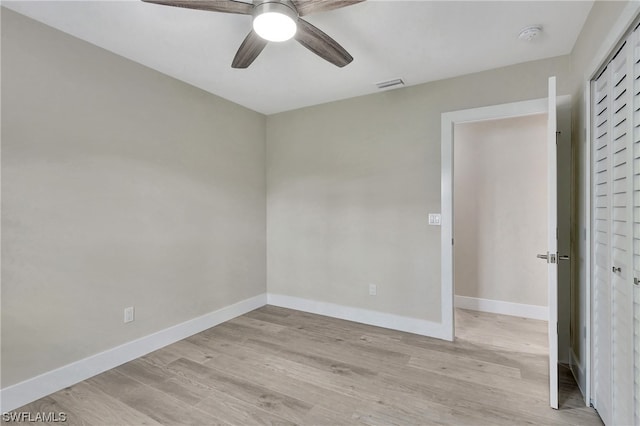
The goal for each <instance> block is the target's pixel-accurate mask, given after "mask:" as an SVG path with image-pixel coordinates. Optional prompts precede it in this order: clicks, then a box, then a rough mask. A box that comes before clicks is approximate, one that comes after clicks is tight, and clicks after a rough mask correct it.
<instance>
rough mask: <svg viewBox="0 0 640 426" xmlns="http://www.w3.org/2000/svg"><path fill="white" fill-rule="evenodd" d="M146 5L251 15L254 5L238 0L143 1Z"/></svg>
mask: <svg viewBox="0 0 640 426" xmlns="http://www.w3.org/2000/svg"><path fill="white" fill-rule="evenodd" d="M142 1H143V2H145V3H154V4H160V5H162V6H174V7H184V8H186V9H198V10H208V11H210V12H224V13H239V14H241V15H251V14H252V13H253V4H251V3H245V2H242V1H237V0H142Z"/></svg>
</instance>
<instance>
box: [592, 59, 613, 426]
mask: <svg viewBox="0 0 640 426" xmlns="http://www.w3.org/2000/svg"><path fill="white" fill-rule="evenodd" d="M610 74H611V73H610V69H609V68H607V69H605V71H604V72H603V73H602V74H601V75H600V77H598V79H597V80H596V81H595V82H593V85H592V93H593V105H592V111H593V117H592V120H591V123H592V135H593V145H592V146H593V148H592V149H593V152H592V156H591V158H592V161H593V165H592V173H593V180H592V182H593V189H592V193H593V200H592V203H593V209H594V211H593V222H594V223H593V229H594V232H593V258H594V262H593V265H594V266H593V280H592V285H593V328H592V335H593V359H594V371H593V404H594V406H595V407H596V409H597V410H598V413H599V414H600V417H601V418H602V419H603V421H604V422H605V423H606V424H611V408H612V407H611V403H612V399H611V334H610V332H611V309H610V308H611V291H610V290H611V285H610V281H611V267H610V263H609V260H610V240H611V237H610V228H611V218H610V216H611V214H610V211H611V207H610V204H611V201H610V198H611V197H610V189H611V188H610V186H611V185H610V174H611V167H610V163H611V161H610V154H609V151H610V132H609V125H610V120H609V115H610V111H611V108H610V107H609V104H610V100H611V97H610V96H609V89H610V87H609V79H610Z"/></svg>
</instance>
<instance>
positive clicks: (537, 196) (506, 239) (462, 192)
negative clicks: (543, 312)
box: [453, 114, 547, 306]
mask: <svg viewBox="0 0 640 426" xmlns="http://www.w3.org/2000/svg"><path fill="white" fill-rule="evenodd" d="M546 131H547V116H546V114H541V115H531V116H525V117H514V118H508V119H501V120H489V121H480V122H473V123H462V124H458V125H456V126H455V129H454V134H455V141H454V183H453V185H454V188H453V194H454V201H453V202H454V204H453V211H454V225H453V229H454V238H455V245H454V265H455V266H454V277H455V278H454V279H455V294H456V295H459V296H466V297H474V298H481V299H489V300H497V301H503V302H513V303H522V304H526V305H538V306H547V265H546V263H544V262H541V261H540V260H538V259H536V254H537V253H544V252H546V247H547V187H546V185H545V184H544V182H545V181H546V176H547V146H546V145H547V144H546V138H547V135H546Z"/></svg>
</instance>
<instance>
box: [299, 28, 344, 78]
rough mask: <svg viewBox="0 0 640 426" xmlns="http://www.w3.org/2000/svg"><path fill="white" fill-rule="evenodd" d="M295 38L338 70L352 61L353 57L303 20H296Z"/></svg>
mask: <svg viewBox="0 0 640 426" xmlns="http://www.w3.org/2000/svg"><path fill="white" fill-rule="evenodd" d="M295 38H296V40H297V41H298V42H299V43H300V44H301V45H303V46H304V47H306V48H307V49H309V50H310V51H312V52H313V53H315V54H316V55H318V56H320V57H321V58H322V59H325V60H327V61H329V62H331V63H332V64H334V65H336V66H338V67H340V68H342V67H344V66H345V65H347V64H349V63H351V61H353V56H351V55H349V52H347V51H346V50H345V49H344V47H342V46H340V45H339V44H338V42H336V41H335V40H334V39H332V38H331V37H329V36H328V35H326V34H325V33H323V32H322V31H320V30H319V29H317V28H316V27H314V26H313V25H311V24H310V23H308V22H307V21H305V20H304V19H298V31H297V32H296V36H295Z"/></svg>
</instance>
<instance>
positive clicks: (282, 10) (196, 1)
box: [142, 0, 364, 68]
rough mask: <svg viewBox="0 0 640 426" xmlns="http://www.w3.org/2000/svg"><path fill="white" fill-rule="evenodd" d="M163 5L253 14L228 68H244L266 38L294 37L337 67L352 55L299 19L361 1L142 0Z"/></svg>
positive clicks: (257, 53) (262, 47) (260, 50)
mask: <svg viewBox="0 0 640 426" xmlns="http://www.w3.org/2000/svg"><path fill="white" fill-rule="evenodd" d="M142 1H144V2H147V3H154V4H160V5H163V6H174V7H184V8H187V9H199V10H207V11H211V12H224V13H237V14H241V15H252V16H253V29H252V30H251V31H250V32H249V34H248V35H247V37H246V38H245V39H244V41H243V42H242V44H241V45H240V48H239V49H238V52H237V53H236V56H235V57H234V58H233V62H232V64H231V67H232V68H247V67H248V66H249V65H251V63H252V62H253V61H254V60H255V59H256V58H257V57H258V55H259V54H260V52H262V50H263V49H264V48H265V46H266V45H267V43H268V42H269V41H276V42H278V41H285V40H289V39H291V38H295V39H296V41H297V42H298V43H300V44H301V45H303V46H304V47H306V48H307V49H309V50H310V51H312V52H313V53H315V54H316V55H318V56H320V57H321V58H322V59H325V60H327V61H329V62H331V63H332V64H334V65H336V66H338V67H344V66H345V65H347V64H349V63H350V62H351V61H353V57H352V56H351V55H350V54H349V52H347V51H346V50H345V49H344V48H343V47H342V46H340V45H339V44H338V43H337V42H336V41H335V40H334V39H332V38H331V37H329V36H328V35H327V34H325V33H324V32H322V31H321V30H319V29H318V28H316V27H314V26H313V25H311V24H310V23H309V22H307V21H305V20H304V19H302V18H300V17H301V16H305V15H309V14H311V13H316V12H324V11H327V10H332V9H338V8H341V7H345V6H350V5H352V4H356V3H360V2H362V1H364V0H253V3H246V2H243V1H239V0H142Z"/></svg>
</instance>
